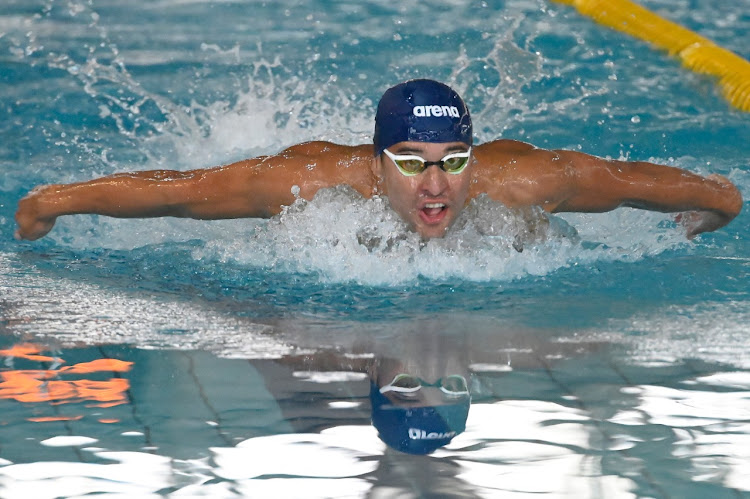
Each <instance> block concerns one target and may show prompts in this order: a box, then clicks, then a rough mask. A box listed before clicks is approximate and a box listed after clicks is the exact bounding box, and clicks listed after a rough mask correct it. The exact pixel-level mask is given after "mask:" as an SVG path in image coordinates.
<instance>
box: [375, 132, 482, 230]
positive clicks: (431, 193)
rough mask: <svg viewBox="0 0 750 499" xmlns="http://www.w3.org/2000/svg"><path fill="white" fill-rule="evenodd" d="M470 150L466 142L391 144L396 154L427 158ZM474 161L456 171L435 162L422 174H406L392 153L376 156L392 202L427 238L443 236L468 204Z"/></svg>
mask: <svg viewBox="0 0 750 499" xmlns="http://www.w3.org/2000/svg"><path fill="white" fill-rule="evenodd" d="M468 150H469V147H468V146H467V145H466V144H464V143H463V142H448V143H440V144H431V143H428V142H399V143H397V144H394V145H393V146H391V147H389V148H388V151H390V152H391V153H393V154H396V155H398V154H412V155H416V156H421V157H422V158H424V160H425V161H439V160H441V159H442V158H444V157H445V156H446V155H448V154H451V153H456V152H465V151H468ZM472 163H473V158H471V159H470V160H469V164H468V165H467V166H466V168H465V169H464V170H463V171H462V172H461V173H459V174H455V175H454V174H450V173H447V172H445V171H443V170H442V169H441V168H440V167H439V166H437V165H431V166H428V167H427V169H425V170H424V171H423V172H422V173H420V174H419V175H414V176H406V175H403V174H402V173H401V172H399V170H398V168H397V167H396V165H395V164H394V163H393V161H392V160H391V159H390V158H389V157H388V156H386V155H385V154H381V155H380V156H379V157H377V158H375V172H376V174H377V175H378V176H379V177H380V179H381V181H382V185H383V190H384V194H385V195H387V196H388V199H389V200H390V203H391V206H392V207H393V209H394V210H395V211H396V213H398V214H399V215H400V216H401V218H403V219H404V220H405V221H406V222H407V223H409V225H410V226H411V228H412V229H413V230H414V231H416V232H417V233H419V234H420V235H421V236H423V237H427V238H431V237H443V236H444V235H445V231H446V230H448V228H449V227H450V226H451V225H453V222H455V221H456V218H457V217H458V214H459V213H461V210H462V209H463V208H464V206H465V205H466V200H467V198H468V195H469V184H470V182H471V172H472Z"/></svg>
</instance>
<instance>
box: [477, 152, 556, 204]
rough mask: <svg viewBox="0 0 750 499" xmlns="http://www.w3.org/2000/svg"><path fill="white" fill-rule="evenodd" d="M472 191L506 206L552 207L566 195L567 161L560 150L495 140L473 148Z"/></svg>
mask: <svg viewBox="0 0 750 499" xmlns="http://www.w3.org/2000/svg"><path fill="white" fill-rule="evenodd" d="M474 157H475V160H476V163H475V169H474V175H475V182H474V183H473V185H472V187H473V189H474V192H473V194H474V195H479V194H482V193H486V194H488V195H489V196H490V197H491V198H493V199H495V200H497V201H500V202H502V203H504V204H506V205H508V206H530V205H541V206H544V207H545V208H546V209H550V210H551V209H554V207H555V206H556V202H557V200H558V198H560V197H564V196H565V195H566V192H565V190H566V188H567V182H566V181H565V179H566V177H567V176H568V175H569V174H570V169H569V161H566V158H565V157H564V153H563V152H562V151H552V150H547V149H540V148H537V147H535V146H533V145H531V144H527V143H525V142H521V141H517V140H505V139H502V140H495V141H492V142H488V143H486V144H482V145H479V146H477V147H476V148H475V149H474Z"/></svg>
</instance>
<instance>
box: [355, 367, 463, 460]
mask: <svg viewBox="0 0 750 499" xmlns="http://www.w3.org/2000/svg"><path fill="white" fill-rule="evenodd" d="M370 403H371V404H372V425H373V426H374V427H375V429H377V430H378V436H379V437H380V439H381V440H382V441H383V442H385V443H386V445H388V446H389V447H391V448H393V449H396V450H398V451H401V452H405V453H407V454H429V453H430V452H433V451H435V449H437V448H439V447H442V446H444V445H448V444H449V443H450V441H451V440H452V439H453V437H455V436H456V435H458V434H459V433H461V432H463V431H464V430H466V418H467V417H468V415H469V405H470V400H469V398H468V397H467V398H464V399H462V400H461V401H460V402H458V403H456V404H449V405H438V406H427V407H399V406H398V405H396V404H394V403H393V402H391V401H390V400H389V399H388V398H387V397H386V396H385V395H383V394H382V393H380V389H379V388H378V386H377V385H376V384H375V383H373V382H370Z"/></svg>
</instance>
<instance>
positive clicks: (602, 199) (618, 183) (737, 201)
mask: <svg viewBox="0 0 750 499" xmlns="http://www.w3.org/2000/svg"><path fill="white" fill-rule="evenodd" d="M547 152H548V153H551V154H553V155H555V156H556V157H557V159H556V160H555V162H556V163H557V164H558V165H560V166H563V168H562V169H560V168H557V171H558V172H561V177H560V178H561V187H562V188H561V189H560V190H559V192H561V193H563V196H562V197H560V198H559V199H556V200H553V202H552V203H548V205H547V206H546V208H547V209H548V211H551V212H565V211H568V212H570V211H577V212H604V211H609V210H612V209H615V208H618V207H620V206H629V207H633V208H642V209H647V210H653V211H660V212H665V213H670V212H688V213H687V214H683V215H682V216H681V221H682V222H683V223H684V225H685V226H686V228H687V236H688V237H689V238H692V237H694V236H696V235H698V234H700V233H702V232H709V231H713V230H716V229H719V228H721V227H723V226H725V225H726V224H728V223H729V222H730V221H732V219H734V217H736V216H737V215H738V214H739V212H740V210H741V209H742V196H741V194H740V192H739V190H738V189H737V187H735V186H734V185H733V184H732V183H731V182H730V181H729V180H728V179H727V178H725V177H722V176H721V175H710V176H708V177H702V176H700V175H696V174H694V173H690V172H688V171H686V170H682V169H680V168H675V167H671V166H665V165H657V164H653V163H647V162H626V161H612V160H606V159H602V158H598V157H595V156H590V155H587V154H583V153H578V152H574V151H547Z"/></svg>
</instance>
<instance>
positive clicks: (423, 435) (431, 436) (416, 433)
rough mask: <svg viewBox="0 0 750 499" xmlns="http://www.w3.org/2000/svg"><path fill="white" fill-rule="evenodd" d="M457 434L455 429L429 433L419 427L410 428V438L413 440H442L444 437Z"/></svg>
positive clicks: (451, 436)
mask: <svg viewBox="0 0 750 499" xmlns="http://www.w3.org/2000/svg"><path fill="white" fill-rule="evenodd" d="M455 436H456V432H455V431H448V432H445V433H439V432H432V433H427V432H426V431H424V430H420V429H419V428H409V438H411V439H412V440H442V439H444V438H453V437H455Z"/></svg>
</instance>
